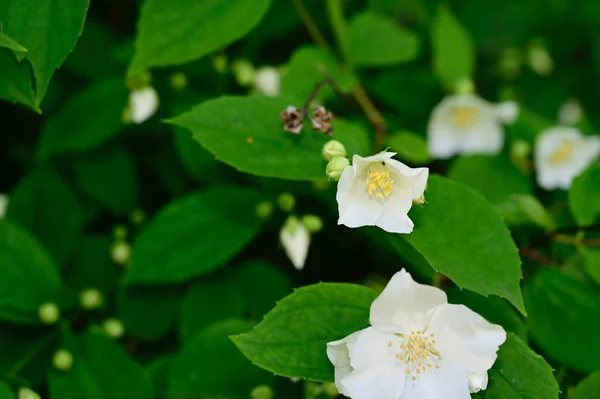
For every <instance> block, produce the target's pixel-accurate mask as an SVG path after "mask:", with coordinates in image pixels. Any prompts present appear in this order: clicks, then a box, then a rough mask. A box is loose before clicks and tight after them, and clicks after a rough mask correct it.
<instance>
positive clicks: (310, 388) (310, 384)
mask: <svg viewBox="0 0 600 399" xmlns="http://www.w3.org/2000/svg"><path fill="white" fill-rule="evenodd" d="M321 392H323V385H322V384H320V383H318V382H314V381H306V382H305V383H304V399H315V398H316V397H317V396H319V394H321Z"/></svg>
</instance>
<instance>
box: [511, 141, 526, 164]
mask: <svg viewBox="0 0 600 399" xmlns="http://www.w3.org/2000/svg"><path fill="white" fill-rule="evenodd" d="M529 154H531V144H529V142H527V141H525V140H515V141H514V142H513V143H512V144H511V146H510V156H511V158H513V159H523V158H527V157H528V156H529Z"/></svg>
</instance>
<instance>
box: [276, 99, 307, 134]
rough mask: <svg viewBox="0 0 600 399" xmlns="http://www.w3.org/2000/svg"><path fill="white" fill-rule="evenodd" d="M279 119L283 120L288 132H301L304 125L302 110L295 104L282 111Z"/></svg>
mask: <svg viewBox="0 0 600 399" xmlns="http://www.w3.org/2000/svg"><path fill="white" fill-rule="evenodd" d="M279 119H281V121H282V122H283V130H285V131H286V132H290V133H294V134H300V132H301V131H302V127H304V121H303V120H302V114H301V113H300V110H299V109H298V108H296V107H294V106H293V105H288V107H287V108H286V109H285V110H283V111H281V113H280V114H279Z"/></svg>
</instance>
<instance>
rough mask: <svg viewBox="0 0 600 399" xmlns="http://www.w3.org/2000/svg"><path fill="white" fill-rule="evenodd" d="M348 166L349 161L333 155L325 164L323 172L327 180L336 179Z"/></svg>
mask: <svg viewBox="0 0 600 399" xmlns="http://www.w3.org/2000/svg"><path fill="white" fill-rule="evenodd" d="M348 166H350V161H349V160H348V159H347V158H344V157H335V158H333V159H332V160H331V161H329V163H328V164H327V167H326V168H325V174H326V175H327V177H329V180H334V181H338V180H340V176H341V175H342V173H343V172H344V169H346V168H347V167H348Z"/></svg>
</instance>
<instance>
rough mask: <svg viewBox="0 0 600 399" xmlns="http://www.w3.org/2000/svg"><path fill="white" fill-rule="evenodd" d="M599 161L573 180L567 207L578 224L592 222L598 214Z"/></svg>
mask: <svg viewBox="0 0 600 399" xmlns="http://www.w3.org/2000/svg"><path fill="white" fill-rule="evenodd" d="M598 182H600V163H596V164H595V165H593V166H592V167H590V168H589V169H588V170H586V171H585V172H583V173H582V174H581V175H579V176H578V177H576V178H575V180H573V185H572V187H571V189H570V190H569V208H570V209H571V212H573V216H575V220H576V221H577V223H578V224H579V225H580V226H585V225H590V224H593V223H594V222H595V221H596V219H597V218H598V214H600V184H598Z"/></svg>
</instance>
